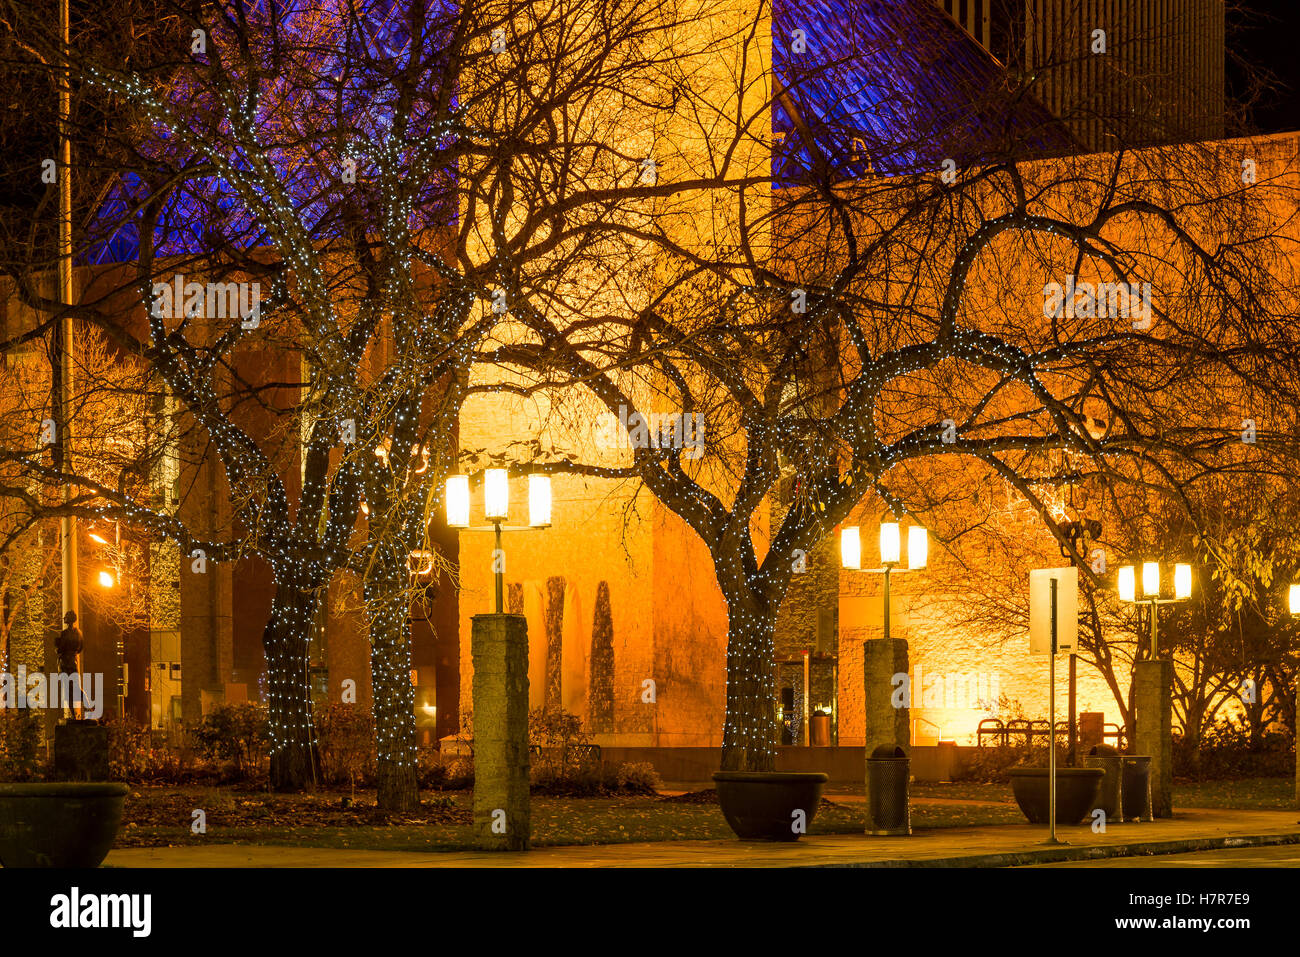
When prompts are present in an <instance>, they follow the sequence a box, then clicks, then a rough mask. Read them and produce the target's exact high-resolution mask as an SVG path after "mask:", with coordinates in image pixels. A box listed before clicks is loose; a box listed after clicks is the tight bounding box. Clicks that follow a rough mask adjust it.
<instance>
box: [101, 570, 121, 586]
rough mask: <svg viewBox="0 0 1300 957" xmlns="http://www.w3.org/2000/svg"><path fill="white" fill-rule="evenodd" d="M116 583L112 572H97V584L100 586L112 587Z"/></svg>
mask: <svg viewBox="0 0 1300 957" xmlns="http://www.w3.org/2000/svg"><path fill="white" fill-rule="evenodd" d="M116 584H117V579H116V578H114V577H113V573H112V572H100V573H99V585H100V587H101V588H112V587H113V586H114V585H116Z"/></svg>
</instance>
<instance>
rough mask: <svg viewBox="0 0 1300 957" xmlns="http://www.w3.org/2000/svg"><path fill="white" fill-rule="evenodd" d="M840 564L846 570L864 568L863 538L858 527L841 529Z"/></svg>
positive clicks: (849, 526)
mask: <svg viewBox="0 0 1300 957" xmlns="http://www.w3.org/2000/svg"><path fill="white" fill-rule="evenodd" d="M840 564H841V565H843V566H844V567H845V568H861V567H862V538H861V536H860V534H859V532H858V526H856V525H846V526H845V527H844V528H841V529H840Z"/></svg>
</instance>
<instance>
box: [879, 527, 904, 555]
mask: <svg viewBox="0 0 1300 957" xmlns="http://www.w3.org/2000/svg"><path fill="white" fill-rule="evenodd" d="M900 545H901V542H900V540H899V537H898V523H897V522H881V523H880V564H882V565H897V564H898V558H899V548H900Z"/></svg>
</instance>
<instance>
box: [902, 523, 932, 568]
mask: <svg viewBox="0 0 1300 957" xmlns="http://www.w3.org/2000/svg"><path fill="white" fill-rule="evenodd" d="M929 552H930V536H929V534H928V533H927V532H926V530H925V529H924V528H922V527H921V526H920V525H913V526H912V527H911V528H909V529H908V530H907V567H908V568H913V569H916V568H924V567H925V562H926V559H927V558H928V557H929Z"/></svg>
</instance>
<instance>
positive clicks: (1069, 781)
mask: <svg viewBox="0 0 1300 957" xmlns="http://www.w3.org/2000/svg"><path fill="white" fill-rule="evenodd" d="M1007 773H1008V774H1010V775H1011V791H1012V793H1013V794H1015V796H1016V803H1017V804H1019V805H1020V810H1021V811H1022V812H1023V813H1024V815H1025V817H1027V818H1029V823H1030V824H1046V823H1047V815H1048V793H1047V790H1048V789H1047V768H1012V769H1011V770H1010V771H1009V772H1007ZM1103 774H1104V772H1103V771H1102V769H1101V768H1057V769H1056V823H1057V824H1078V823H1079V822H1080V821H1082V820H1083V817H1084V815H1085V814H1087V813H1088V812H1089V811H1091V810H1092V809H1093V808H1094V807H1095V806H1096V803H1097V792H1098V790H1099V789H1100V788H1101V778H1102V775H1103Z"/></svg>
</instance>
